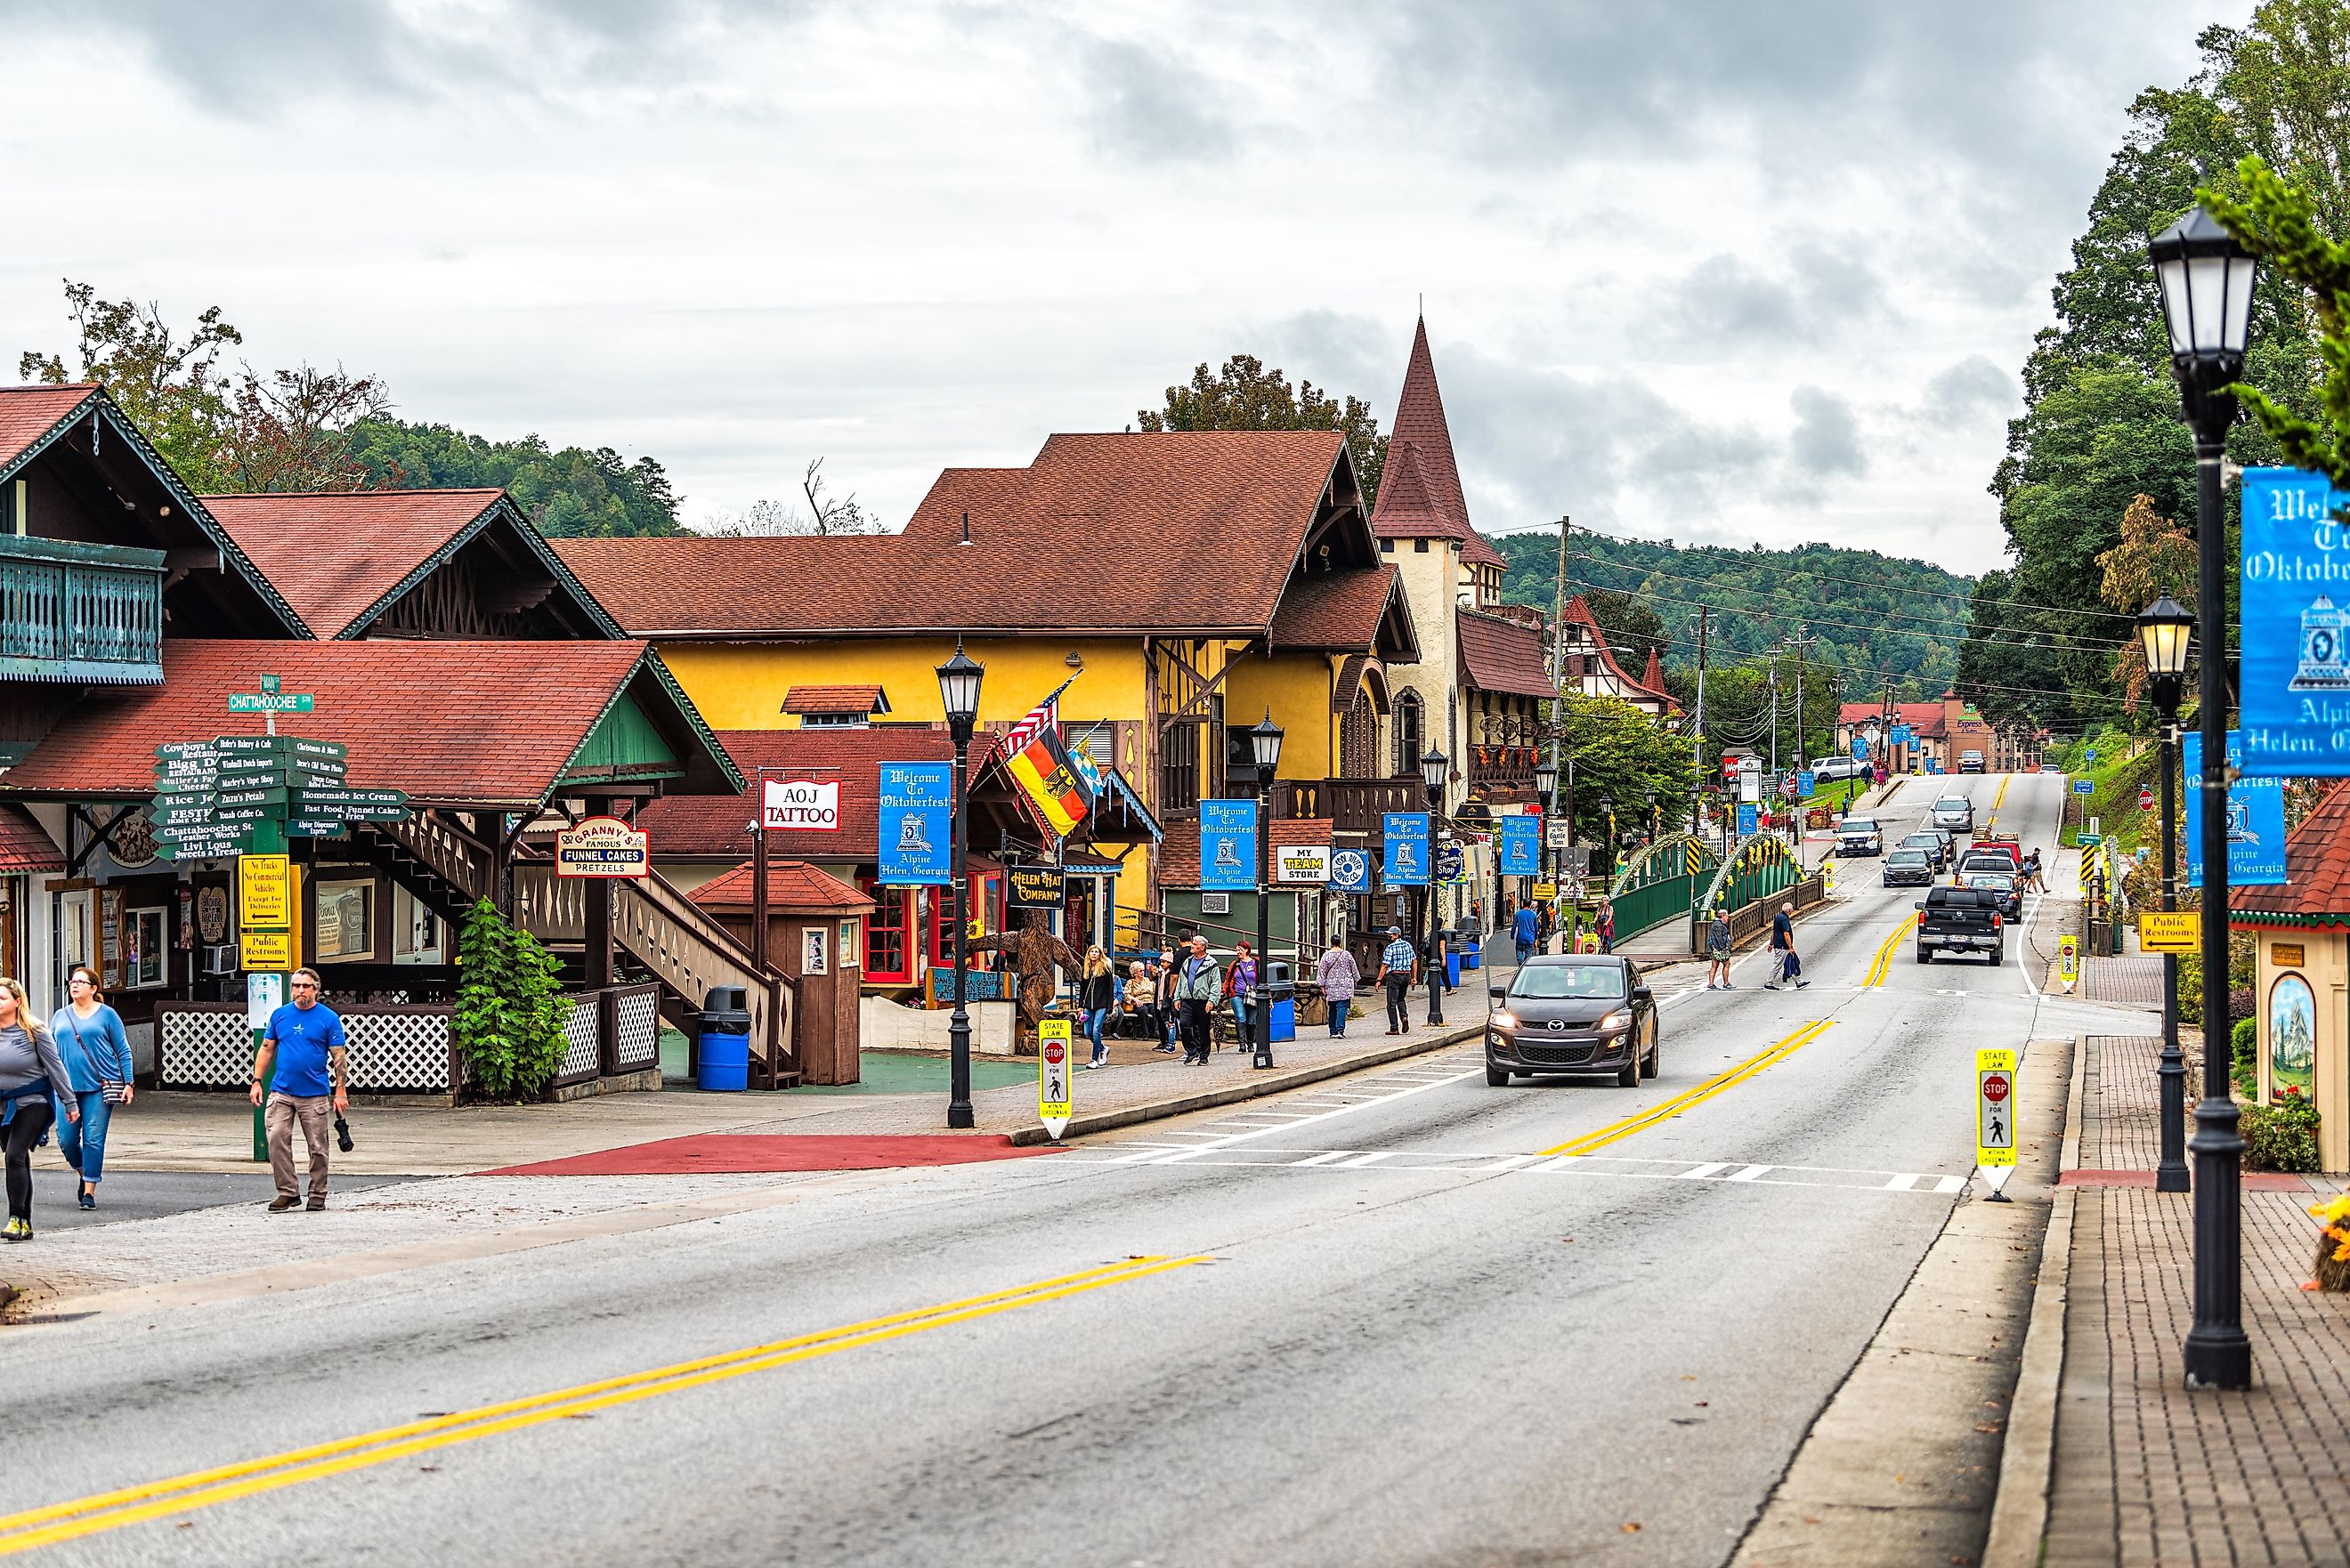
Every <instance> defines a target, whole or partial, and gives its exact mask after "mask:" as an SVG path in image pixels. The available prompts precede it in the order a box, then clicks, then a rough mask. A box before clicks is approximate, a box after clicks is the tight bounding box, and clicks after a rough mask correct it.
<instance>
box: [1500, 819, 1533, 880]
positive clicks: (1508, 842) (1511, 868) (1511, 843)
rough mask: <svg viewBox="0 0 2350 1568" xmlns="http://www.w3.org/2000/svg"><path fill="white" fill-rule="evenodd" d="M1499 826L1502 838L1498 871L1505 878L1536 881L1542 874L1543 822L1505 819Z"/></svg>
mask: <svg viewBox="0 0 2350 1568" xmlns="http://www.w3.org/2000/svg"><path fill="white" fill-rule="evenodd" d="M1498 826H1499V831H1500V834H1501V846H1500V860H1501V866H1500V867H1499V869H1500V871H1501V874H1502V875H1503V876H1504V877H1536V876H1540V875H1541V874H1542V826H1543V822H1542V818H1541V817H1539V816H1505V817H1503V818H1502V820H1501V822H1500V824H1499V825H1498Z"/></svg>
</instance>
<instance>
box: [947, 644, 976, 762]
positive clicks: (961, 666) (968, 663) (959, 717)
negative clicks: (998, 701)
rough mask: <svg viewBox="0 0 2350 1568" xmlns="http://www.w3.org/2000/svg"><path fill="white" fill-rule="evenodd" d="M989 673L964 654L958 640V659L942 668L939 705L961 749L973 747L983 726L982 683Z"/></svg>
mask: <svg viewBox="0 0 2350 1568" xmlns="http://www.w3.org/2000/svg"><path fill="white" fill-rule="evenodd" d="M986 673H987V666H985V665H984V664H981V663H979V662H978V661H976V660H975V659H972V657H971V656H970V655H968V654H966V653H965V652H963V650H962V639H961V638H957V639H955V650H954V657H953V658H952V659H948V660H947V661H946V662H945V663H944V664H941V665H940V666H939V667H938V675H939V701H940V703H941V705H942V706H943V707H944V708H945V709H946V714H947V729H948V730H949V731H950V732H951V733H952V734H953V736H954V742H955V744H956V745H958V746H967V745H969V744H970V743H971V732H972V726H974V725H975V724H977V723H978V722H979V682H980V679H981V677H983V676H984V675H985V674H986Z"/></svg>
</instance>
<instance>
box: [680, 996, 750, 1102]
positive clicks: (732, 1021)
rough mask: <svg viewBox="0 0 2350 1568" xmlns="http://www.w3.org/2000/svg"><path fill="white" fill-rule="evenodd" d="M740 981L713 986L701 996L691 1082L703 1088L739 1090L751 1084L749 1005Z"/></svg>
mask: <svg viewBox="0 0 2350 1568" xmlns="http://www.w3.org/2000/svg"><path fill="white" fill-rule="evenodd" d="M749 1000H750V999H749V997H748V995H747V994H746V993H745V992H744V991H743V988H742V987H741V986H739V985H721V986H713V987H712V989H711V992H710V993H709V995H707V996H705V997H703V998H702V1028H701V1031H700V1033H697V1034H696V1035H695V1037H694V1053H693V1060H694V1082H695V1084H696V1085H698V1086H699V1087H701V1088H703V1089H707V1090H711V1091H713V1092H716V1093H721V1094H739V1093H741V1092H742V1091H743V1090H744V1089H747V1088H749V1087H750V1086H751V1009H750V1007H749V1005H748V1002H749Z"/></svg>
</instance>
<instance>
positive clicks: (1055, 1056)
mask: <svg viewBox="0 0 2350 1568" xmlns="http://www.w3.org/2000/svg"><path fill="white" fill-rule="evenodd" d="M1068 1054H1069V1050H1068V1047H1067V1046H1066V1045H1064V1044H1061V1043H1060V1042H1059V1041H1058V1040H1047V1041H1045V1061H1046V1062H1047V1063H1048V1064H1051V1065H1053V1066H1055V1067H1057V1066H1059V1065H1060V1064H1062V1063H1063V1062H1064V1061H1066V1060H1067V1058H1068ZM2005 1092H2006V1091H2005V1090H2002V1091H2001V1093H2002V1094H2004V1093H2005Z"/></svg>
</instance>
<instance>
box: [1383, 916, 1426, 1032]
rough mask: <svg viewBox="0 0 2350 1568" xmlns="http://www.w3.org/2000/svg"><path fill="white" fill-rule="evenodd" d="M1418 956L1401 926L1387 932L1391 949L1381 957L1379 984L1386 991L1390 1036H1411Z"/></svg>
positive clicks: (1391, 928) (1385, 951) (1392, 927)
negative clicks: (1414, 981)
mask: <svg viewBox="0 0 2350 1568" xmlns="http://www.w3.org/2000/svg"><path fill="white" fill-rule="evenodd" d="M1418 971H1419V953H1418V952H1417V951H1415V950H1413V948H1412V945H1411V943H1410V941H1409V940H1407V939H1406V938H1405V936H1404V934H1403V928H1402V927H1401V926H1389V927H1388V945H1387V948H1386V950H1384V951H1383V952H1381V953H1380V954H1379V984H1381V985H1382V986H1385V987H1386V988H1387V993H1388V1033H1390V1034H1409V1033H1411V981H1412V976H1413V975H1414V974H1416V973H1417V972H1418Z"/></svg>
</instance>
